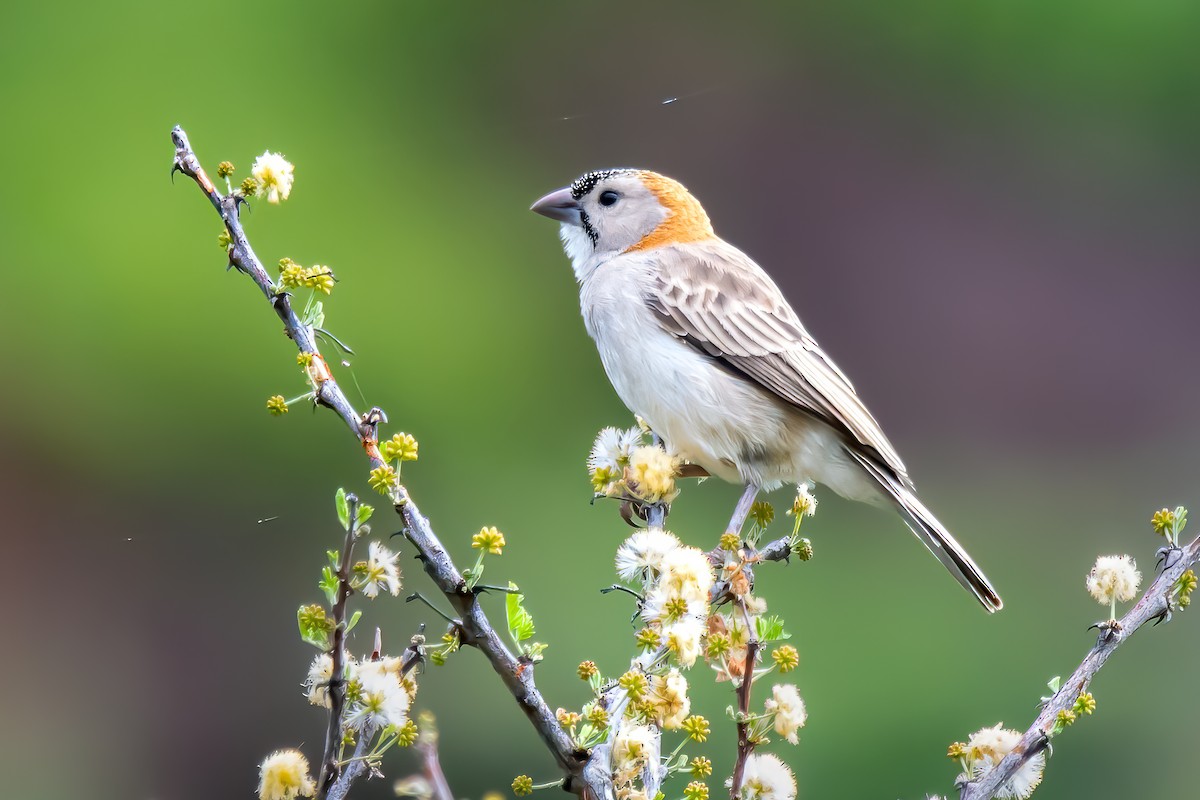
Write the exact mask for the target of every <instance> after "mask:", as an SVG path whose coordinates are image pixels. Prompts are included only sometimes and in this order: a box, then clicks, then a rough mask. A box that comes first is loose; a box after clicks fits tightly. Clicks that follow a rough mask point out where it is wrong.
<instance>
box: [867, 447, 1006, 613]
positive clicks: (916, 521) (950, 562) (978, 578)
mask: <svg viewBox="0 0 1200 800" xmlns="http://www.w3.org/2000/svg"><path fill="white" fill-rule="evenodd" d="M846 452H847V453H849V454H850V455H851V456H852V457H853V458H854V460H855V461H857V462H858V463H859V464H861V465H862V466H863V468H864V469H865V470H867V472H869V473H870V474H871V477H873V478H875V480H877V481H879V484H880V485H881V486H882V487H883V489H884V491H885V492H887V494H888V495H889V496H890V497H891V498H892V500H894V501H895V503H896V506H897V508H899V510H900V513H901V515H903V517H904V522H905V523H906V524H907V525H908V527H909V528H910V529H911V530H912V532H913V533H915V534H916V535H917V538H918V539H920V540H921V541H922V542H923V543H924V544H925V546H926V547H928V548H929V552H931V553H933V554H934V555H935V556H937V560H938V561H941V562H942V564H944V565H945V566H946V569H948V570H950V574H951V575H953V576H954V579H955V580H957V581H958V582H959V583H960V584H962V586H963V588H965V589H966V590H967V591H968V592H970V593H971V594H973V595H975V599H977V600H978V601H979V602H980V603H981V604H982V605H983V607H984V608H985V609H987V611H988V613H993V612H996V611H999V610H1000V609H1001V608H1003V607H1004V601H1003V600H1001V599H1000V595H998V594H996V590H995V589H993V588H992V584H991V582H990V581H988V579H987V576H985V575H984V574H983V571H982V570H980V569H979V567H977V566H975V562H974V561H972V560H971V557H970V556H969V555H967V551H966V550H963V549H962V545H960V544H959V543H958V542H956V541H954V537H953V536H951V535H950V531H948V530H946V528H945V527H944V526H943V525H942V523H940V522H938V520H937V517H935V516H934V515H933V514H932V513H931V512H930V510H929V509H928V508H926V507H925V505H924V503H922V502H921V501H920V500H918V499H917V496H916V494H914V493H913V490H912V489H910V488H909V487H908V486H906V485H905V484H904V482H903V481H901V480H900V479H899V478H898V477H897V476H896V475H894V474H892V472H891V470H887V469H884V468H883V467H881V466H880V465H879V464H877V463H875V462H874V461H873V460H871V458H870V457H868V456H866V455H863V454H862V453H856V452H854V450H852V449H850V448H848V447H847V448H846Z"/></svg>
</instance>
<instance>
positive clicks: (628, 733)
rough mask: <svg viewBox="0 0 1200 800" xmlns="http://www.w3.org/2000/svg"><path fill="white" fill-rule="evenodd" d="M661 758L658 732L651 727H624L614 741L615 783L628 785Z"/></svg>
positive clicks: (627, 725)
mask: <svg viewBox="0 0 1200 800" xmlns="http://www.w3.org/2000/svg"><path fill="white" fill-rule="evenodd" d="M658 758H659V736H658V731H657V730H656V729H655V728H654V727H653V726H651V725H630V724H625V725H622V726H621V728H620V730H618V731H617V736H616V738H615V740H614V741H613V749H612V763H613V781H614V782H615V783H617V784H628V783H630V782H631V781H633V780H635V779H636V778H638V776H639V775H640V774H641V772H642V769H643V768H644V767H645V766H646V765H647V764H650V763H654V764H657V763H658Z"/></svg>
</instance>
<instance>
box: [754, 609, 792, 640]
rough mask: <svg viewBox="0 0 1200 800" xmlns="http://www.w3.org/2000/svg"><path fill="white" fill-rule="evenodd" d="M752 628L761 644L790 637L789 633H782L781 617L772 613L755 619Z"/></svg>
mask: <svg viewBox="0 0 1200 800" xmlns="http://www.w3.org/2000/svg"><path fill="white" fill-rule="evenodd" d="M754 629H755V632H756V633H757V635H758V641H759V642H761V643H763V644H766V643H767V642H780V641H783V640H784V639H790V638H792V635H791V634H790V633H784V630H783V619H782V618H781V617H777V616H774V615H772V616H770V617H759V618H758V619H756V620H755V621H754Z"/></svg>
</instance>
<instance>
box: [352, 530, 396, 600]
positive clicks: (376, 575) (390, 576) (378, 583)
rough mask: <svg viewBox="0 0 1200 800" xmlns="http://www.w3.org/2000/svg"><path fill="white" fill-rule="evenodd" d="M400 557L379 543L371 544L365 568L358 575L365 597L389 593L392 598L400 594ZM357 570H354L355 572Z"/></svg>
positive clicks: (368, 548)
mask: <svg viewBox="0 0 1200 800" xmlns="http://www.w3.org/2000/svg"><path fill="white" fill-rule="evenodd" d="M399 560H400V555H399V554H398V553H393V552H392V551H391V550H388V549H387V548H386V547H384V546H383V545H382V544H380V543H379V542H371V544H370V545H369V546H368V547H367V560H366V566H365V568H364V569H362V570H361V572H360V574H361V575H362V577H363V579H364V581H365V582H364V583H363V585H362V587H361V589H362V593H363V594H364V595H366V596H367V597H375V596H376V595H377V594H379V592H380V591H384V592H390V593H391V594H392V595H393V596H396V595H399V594H400V567H399V565H398V563H397V562H398V561H399ZM358 571H359V570H358V569H357V568H356V572H358Z"/></svg>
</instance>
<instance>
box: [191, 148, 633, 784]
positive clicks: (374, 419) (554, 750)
mask: <svg viewBox="0 0 1200 800" xmlns="http://www.w3.org/2000/svg"><path fill="white" fill-rule="evenodd" d="M171 139H172V141H173V142H174V144H175V161H174V166H173V167H172V170H171V172H172V175H173V174H174V173H175V172H182V173H183V174H184V175H186V176H187V177H189V178H191V179H192V180H194V181H195V182H196V185H197V186H199V187H200V190H201V191H202V192H203V193H204V195H205V197H207V198H208V200H209V202H210V203H212V206H213V208H214V209H215V210H216V211H217V214H218V215H219V216H220V217H221V220H222V221H223V222H224V223H225V227H226V229H227V230H228V231H229V236H230V240H231V247H230V252H229V261H230V265H231V266H232V267H235V268H236V269H238V270H239V271H240V272H243V273H245V274H246V275H248V276H250V278H251V279H252V280H253V281H254V283H255V285H256V286H258V288H259V290H260V291H261V292H262V293H263V295H264V296H265V297H266V298H267V300H268V302H269V303H270V304H271V307H272V309H274V311H275V313H276V315H277V316H278V317H279V319H280V320H281V321H282V322H283V327H284V332H285V333H286V334H287V336H288V337H289V338H290V339H291V340H292V341H293V342H295V344H296V347H297V348H298V349H299V351H300V352H301V353H308V354H311V355H312V357H313V366H312V368H311V370H310V375H312V376H313V383H314V387H315V389H314V400H315V402H316V403H317V404H318V405H322V406H325V407H326V408H329V409H331V410H332V411H333V412H334V413H336V414H337V415H338V416H339V417H341V418H342V421H343V422H345V424H346V426H347V427H348V428H350V431H351V432H352V433H353V434H354V435H355V437H356V438H357V439H358V440H359V443H360V445H361V446H362V448H363V450H364V451H365V453H366V455H367V459H368V460H369V461H370V463H371V466H372V467H381V466H385V462H384V459H383V457H382V455H381V454H380V452H379V438H378V431H377V428H378V424H379V421H381V420H382V419H383V418H384V417H383V412H382V411H381V410H380V409H378V408H373V409H371V410H370V411H368V412H367V413H366V414H365V415H361V416H360V415H359V414H358V413H357V412H356V411H355V410H354V406H353V405H352V404H351V403H350V401H349V399H347V397H346V395H345V393H344V392H343V391H342V389H341V387H340V386H339V385H338V383H337V381H336V380H335V379H334V377H333V375H332V373H331V372H330V370H329V366H328V364H326V362H325V360H324V358H322V357H321V353H320V349H319V348H318V347H317V342H316V335H315V332H314V330H313V328H312V327H311V326H309V325H305V324H303V323H302V322H301V321H300V318H299V317H298V316H297V315H296V312H295V310H294V309H293V308H292V303H291V297H290V295H288V294H287V293H286V292H282V291H279V290H278V289H277V287H276V286H275V284H274V282H273V281H272V280H271V278H270V276H269V275H268V274H267V271H266V269H265V268H264V267H263V265H262V262H261V261H260V260H259V259H258V256H256V255H255V253H254V250H253V249H252V248H251V246H250V242H249V240H248V239H247V238H246V233H245V230H244V229H243V228H242V224H241V221H240V219H239V217H238V206H239V204H240V203H241V202H243V198H242V196H241V195H240V194H238V193H236V192H234V193H231V194H228V195H222V194H221V193H220V192H219V191H218V190H217V188H216V186H214V185H213V182H212V181H211V180H210V179H209V177H208V175H207V174H206V173H205V172H204V168H203V167H202V166H201V165H200V160H199V159H198V158H197V157H196V154H195V152H194V151H193V150H192V147H191V144H190V142H189V141H188V137H187V134H186V133H185V132H184V131H183V129H182V128H180V127H178V126H176V127H175V128H174V129H173V130H172V131H171ZM391 497H392V500H393V504H394V507H395V510H396V513H397V514H399V515H400V517H401V519H402V520H403V522H404V535H405V537H406V538H407V539H408V540H409V541H410V542H411V543H412V544H413V546H414V547H415V548H416V549H417V552H418V553H420V556H421V563H422V565H423V566H424V568H425V572H426V573H427V574H428V575H429V577H430V578H431V579H432V580H433V582H434V584H435V585H436V586H437V587H438V589H440V590H441V591H442V593H443V594H444V595H445V596H446V598H447V599H448V600H449V601H450V603H451V604H452V605H453V606H454V608H455V609H456V610H457V611H458V612H459V614H460V615H461V618H462V628H463V633H464V637H463V644H465V645H469V646H472V647H475V648H476V649H478V650H479V651H480V652H481V653H483V655H484V657H485V658H486V659H487V660H488V663H490V664H491V665H492V669H494V670H495V671H496V673H497V674H498V675H499V676H500V678H501V680H502V681H503V683H504V685H505V686H506V687H507V688H508V690H509V692H510V693H511V694H512V696H513V698H514V699H516V701H517V704H518V705H519V706H520V708H521V710H522V711H523V712H524V713H525V716H526V717H527V718H528V719H529V721H530V723H531V724H532V725H533V726H534V728H535V730H536V731H537V733H538V735H539V736H540V737H541V739H542V742H543V743H544V744H545V745H546V747H547V748H548V749H549V750H550V753H551V754H552V755H553V756H554V759H555V761H556V762H557V763H558V765H559V768H560V769H562V771H563V772H564V774H565V775H566V776H567V780H566V782H565V783H564V787H565V788H567V789H568V790H569V791H572V792H574V793H575V794H579V795H585V794H588V793H589V792H590V793H591V794H592V795H593V796H594V797H596V798H603V797H605V796H609V795H611V783H610V784H609V788H608V791H607V792H605V791H604V789H605V787H604V786H603V785H600V783H599V782H598V781H593V780H588V781H582V780H577V779H578V778H579V777H580V776H581V774H582V772H583V767H584V763H585V755H584V754H582V753H579V752H577V751H576V748H575V746H574V744H573V743H572V742H571V739H570V737H569V736H568V735H567V733H566V732H565V731H564V730H563V729H562V727H561V726H560V725H559V724H558V720H557V718H556V717H555V715H554V712H553V711H552V710H551V709H550V707H549V706H548V705H547V704H546V701H545V700H544V699H543V698H542V695H541V693H540V692H539V691H538V689H537V686H536V685H535V683H534V678H533V664H532V663H531V662H528V661H526V660H523V659H522V660H518V659H517V658H514V657H513V655H512V653H510V652H509V651H508V649H507V648H506V647H505V646H504V644H503V643H502V642H501V641H500V637H499V636H497V635H496V632H495V630H494V629H493V628H492V625H491V624H490V622H489V621H488V618H487V615H486V614H485V613H484V611H483V609H482V608H481V607H480V605H479V602H478V600H477V598H476V596H475V594H474V592H472V591H470V590H469V589H468V588H467V586H466V582H465V581H464V580H463V577H462V574H461V573H460V572H459V570H458V568H457V567H456V566H455V565H454V563H453V561H452V560H451V559H450V556H449V555H448V554H447V553H446V550H445V548H444V547H443V546H442V543H441V541H440V540H439V539H438V537H437V536H436V535H435V534H434V532H433V529H432V527H431V526H430V524H429V521H428V520H427V519H426V518H425V516H424V515H422V514H421V512H420V510H419V509H418V508H417V505H416V503H415V502H413V500H412V498H411V496H410V495H409V494H408V490H407V489H406V488H405V487H404V486H402V485H401V486H397V487H396V488H395V489H394V491H393V492H392V495H391ZM361 763H362V762H360V761H353V762H352V763H351V764H350V765H348V766H347V768H346V769H345V770H343V771H342V775H341V777H340V778H338V780H337V781H336V782H335V784H334V788H333V789H332V790H331V791H330V794H329V797H330V798H335V797H336V794H335V792H336V790H337V789H338V787H340V786H342V785H343V784H344V785H345V786H346V788H347V789H348V787H349V783H348V781H352V780H353V777H354V776H356V775H357V774H358V773H360V772H361V771H362V770H363V769H365V766H363V767H359V766H358V765H360V764H361ZM593 783H595V785H592V784H593ZM343 796H344V792H343Z"/></svg>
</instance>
